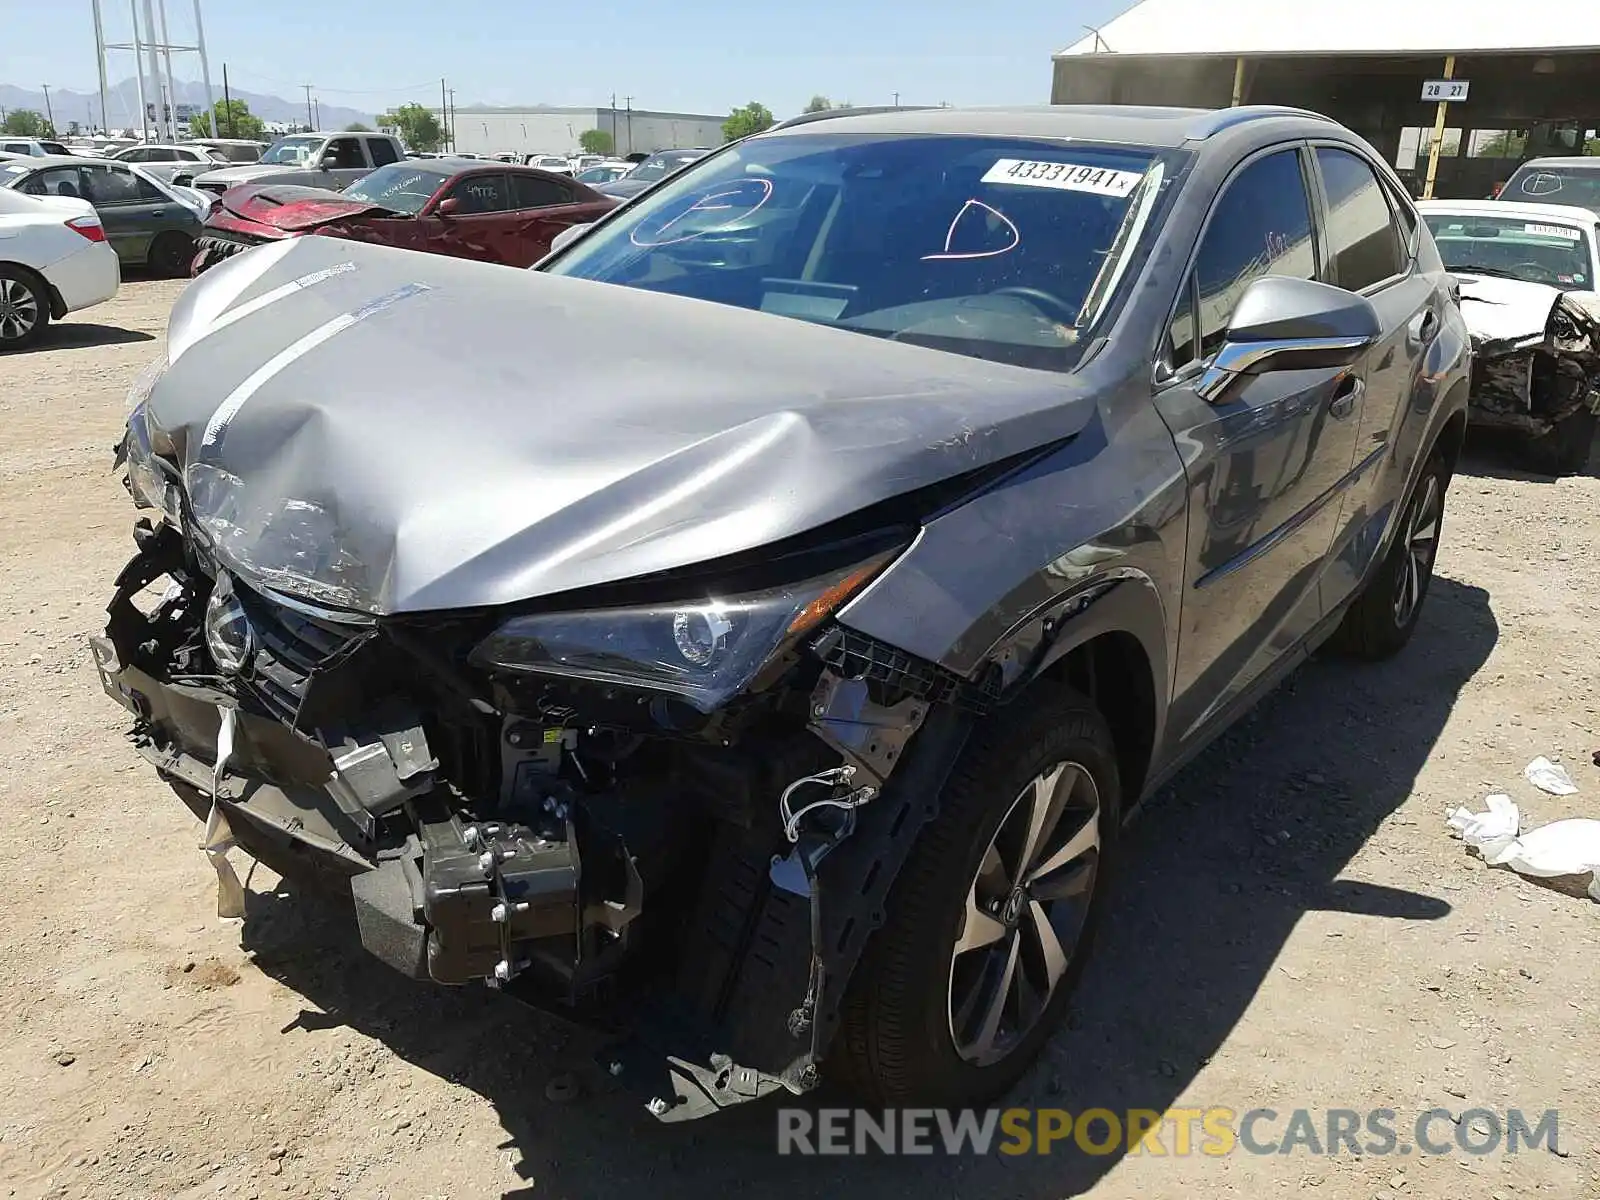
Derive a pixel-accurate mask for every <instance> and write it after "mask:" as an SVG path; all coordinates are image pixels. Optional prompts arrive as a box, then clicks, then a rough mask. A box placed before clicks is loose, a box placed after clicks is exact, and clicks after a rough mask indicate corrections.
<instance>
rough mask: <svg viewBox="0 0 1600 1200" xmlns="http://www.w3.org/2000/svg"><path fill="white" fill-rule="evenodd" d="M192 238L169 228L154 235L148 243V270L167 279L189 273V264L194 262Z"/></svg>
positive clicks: (179, 277)
mask: <svg viewBox="0 0 1600 1200" xmlns="http://www.w3.org/2000/svg"><path fill="white" fill-rule="evenodd" d="M194 251H195V246H194V239H193V238H192V237H190V236H189V235H188V234H187V233H179V232H178V231H177V230H176V229H169V230H167V231H166V232H165V233H160V234H157V235H156V240H155V241H153V242H151V243H150V254H149V259H148V261H149V264H150V270H151V271H153V272H154V273H155V274H157V275H161V276H163V277H164V278H167V279H182V278H185V277H187V276H188V274H189V264H190V263H192V262H194Z"/></svg>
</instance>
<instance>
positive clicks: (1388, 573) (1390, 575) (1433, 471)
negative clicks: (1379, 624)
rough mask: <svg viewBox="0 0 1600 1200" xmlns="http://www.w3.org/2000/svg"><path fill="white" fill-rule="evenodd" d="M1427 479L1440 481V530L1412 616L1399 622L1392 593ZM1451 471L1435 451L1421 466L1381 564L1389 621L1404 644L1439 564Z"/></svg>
mask: <svg viewBox="0 0 1600 1200" xmlns="http://www.w3.org/2000/svg"><path fill="white" fill-rule="evenodd" d="M1429 479H1437V480H1438V481H1439V531H1438V533H1436V534H1435V535H1434V543H1433V557H1432V558H1430V559H1429V560H1428V573H1427V575H1425V576H1424V577H1423V579H1422V583H1421V586H1420V587H1419V588H1418V590H1417V603H1416V606H1415V607H1414V608H1412V610H1411V615H1410V616H1409V617H1407V618H1406V620H1405V623H1404V624H1401V623H1399V622H1397V621H1395V619H1394V598H1395V596H1394V594H1395V589H1396V588H1398V587H1399V586H1400V577H1401V571H1402V568H1403V565H1404V563H1405V556H1406V554H1407V553H1408V552H1409V543H1410V536H1411V533H1410V530H1411V509H1412V506H1413V505H1414V504H1416V502H1417V499H1418V498H1419V497H1420V496H1421V495H1422V489H1423V488H1424V487H1426V486H1427V483H1428V480H1429ZM1449 491H1450V472H1449V470H1448V468H1447V467H1446V465H1445V461H1444V459H1443V458H1441V457H1440V456H1439V455H1437V454H1435V455H1433V456H1432V457H1431V458H1429V459H1428V462H1427V465H1426V466H1424V467H1423V469H1422V474H1421V475H1419V476H1417V481H1416V483H1415V484H1414V485H1412V488H1411V491H1410V493H1409V494H1408V495H1407V496H1406V506H1405V509H1404V511H1402V512H1401V514H1400V528H1399V529H1398V530H1396V534H1395V540H1394V545H1393V546H1391V547H1390V548H1389V561H1388V562H1387V563H1385V564H1384V580H1383V584H1384V586H1383V597H1384V602H1385V603H1386V604H1387V605H1388V606H1389V624H1390V625H1391V626H1393V629H1394V637H1395V638H1396V640H1397V642H1398V643H1399V644H1404V643H1405V642H1407V641H1409V640H1410V638H1411V633H1412V631H1413V630H1414V629H1416V627H1417V622H1418V621H1420V620H1421V619H1422V610H1423V609H1424V608H1426V607H1427V604H1428V591H1429V589H1430V588H1431V587H1432V586H1433V573H1434V570H1435V569H1436V568H1437V567H1438V565H1439V546H1440V544H1441V542H1442V541H1443V540H1444V513H1445V501H1446V500H1447V499H1448V498H1449Z"/></svg>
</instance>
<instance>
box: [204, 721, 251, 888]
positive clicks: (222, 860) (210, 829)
mask: <svg viewBox="0 0 1600 1200" xmlns="http://www.w3.org/2000/svg"><path fill="white" fill-rule="evenodd" d="M217 714H218V716H219V717H220V720H219V722H218V724H217V765H216V766H215V767H213V768H212V770H211V813H210V815H209V816H208V817H207V818H206V838H205V841H204V842H202V843H201V849H203V850H204V851H205V852H206V858H207V860H208V861H209V862H210V863H211V866H212V868H213V869H214V870H215V871H216V873H217V916H219V917H242V916H244V885H243V884H242V883H240V882H239V875H238V873H237V872H236V871H235V870H234V869H233V864H232V863H231V862H229V861H228V851H229V850H231V849H233V844H234V843H233V830H232V828H230V827H229V825H228V818H227V816H226V814H224V813H223V811H222V809H221V808H220V807H218V805H217V790H218V789H219V788H220V787H221V786H222V776H223V774H224V772H226V770H227V768H228V760H229V759H230V758H232V757H233V728H234V719H235V717H234V710H233V709H231V708H224V707H222V706H220V705H219V706H218V708H217Z"/></svg>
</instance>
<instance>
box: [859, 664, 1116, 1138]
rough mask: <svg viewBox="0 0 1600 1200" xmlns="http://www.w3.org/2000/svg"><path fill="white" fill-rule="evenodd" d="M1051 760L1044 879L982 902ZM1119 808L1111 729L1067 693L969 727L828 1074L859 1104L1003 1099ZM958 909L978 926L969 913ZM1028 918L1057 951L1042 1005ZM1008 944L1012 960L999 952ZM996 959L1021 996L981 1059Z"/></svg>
mask: <svg viewBox="0 0 1600 1200" xmlns="http://www.w3.org/2000/svg"><path fill="white" fill-rule="evenodd" d="M1063 764H1066V766H1065V768H1064V769H1063V770H1062V772H1061V773H1060V774H1059V775H1058V776H1057V777H1056V778H1057V782H1058V784H1059V785H1060V786H1059V787H1058V788H1057V789H1056V791H1055V802H1056V804H1057V805H1059V806H1061V807H1062V808H1064V811H1061V815H1060V820H1059V823H1058V824H1057V825H1056V827H1055V829H1054V832H1053V834H1050V833H1047V834H1045V835H1044V836H1043V837H1042V838H1040V839H1039V849H1038V851H1037V852H1036V853H1035V854H1034V855H1033V856H1032V861H1033V862H1034V863H1036V864H1037V863H1040V862H1042V861H1043V862H1046V865H1047V866H1050V869H1049V870H1048V871H1047V872H1040V873H1039V874H1037V875H1036V876H1035V878H1034V880H1033V881H1032V882H1031V883H1028V884H1026V885H1025V886H1018V887H1016V888H1015V889H1013V890H1011V891H1010V892H1009V894H1007V898H1006V899H1005V901H1004V902H1003V903H1002V902H1001V901H1000V899H999V896H1000V895H1001V894H1006V893H1005V888H1007V887H1010V884H1009V883H1005V884H1003V886H1002V887H1000V888H999V889H998V891H997V890H996V889H995V888H994V887H993V886H992V885H993V884H994V883H995V882H996V880H998V879H999V876H997V875H996V874H995V873H994V870H993V868H994V867H995V866H996V864H997V863H998V866H999V868H1000V869H1001V873H1002V874H1003V875H1005V876H1008V877H1014V876H1015V875H1016V874H1017V872H1016V871H1015V870H1014V869H1013V868H1011V867H1009V866H1008V865H1007V864H1008V862H1014V861H1015V860H1016V859H1017V858H1018V857H1020V856H1019V855H1018V853H1017V851H1018V850H1019V849H1020V847H1019V844H1018V843H1019V835H1020V833H1021V832H1022V831H1025V827H1026V822H1025V820H1020V818H1022V817H1024V816H1026V815H1027V814H1028V813H1029V812H1030V809H1029V808H1028V805H1029V801H1030V795H1031V794H1032V793H1031V792H1030V788H1031V785H1033V784H1034V783H1035V782H1037V781H1038V780H1040V779H1041V778H1048V776H1049V774H1050V773H1051V772H1053V771H1054V770H1055V768H1057V767H1058V766H1061V765H1063ZM1091 798H1092V799H1093V800H1094V801H1095V804H1094V807H1093V809H1092V810H1091V809H1090V808H1089V806H1088V801H1089V800H1090V799H1091ZM1121 799H1122V797H1121V789H1120V784H1119V781H1118V776H1117V761H1116V753H1115V747H1114V745H1113V743H1112V740H1111V732H1110V730H1109V729H1108V728H1107V726H1106V723H1105V720H1104V718H1102V717H1101V715H1100V714H1099V712H1097V711H1096V710H1095V708H1094V705H1093V704H1092V703H1091V702H1090V701H1089V700H1087V699H1086V698H1085V697H1083V696H1081V695H1079V694H1078V693H1076V692H1073V691H1069V690H1067V689H1066V688H1063V687H1060V686H1058V685H1053V684H1052V685H1046V684H1041V685H1039V688H1038V689H1037V690H1036V691H1035V693H1033V694H1032V695H1031V696H1029V697H1025V698H1024V699H1023V700H1021V701H1019V702H1018V703H1015V704H1012V705H1010V706H1008V707H1007V708H1006V709H1004V710H1003V711H1001V712H1000V713H998V714H996V715H994V716H993V717H991V718H989V719H988V721H987V722H986V723H985V725H984V726H982V727H980V728H979V729H978V730H977V731H975V733H974V736H973V739H972V741H971V742H970V743H969V744H968V746H967V748H966V749H965V751H964V752H963V754H962V757H961V759H960V761H959V762H958V763H957V765H956V769H955V771H954V772H953V773H952V775H951V778H950V780H949V782H948V783H947V785H946V787H945V790H944V793H943V795H942V796H941V798H940V810H939V815H938V817H937V818H936V819H935V820H934V821H933V822H931V823H930V824H929V825H928V826H927V827H926V828H924V830H923V831H922V833H921V835H920V837H919V840H918V841H917V844H916V845H915V846H914V847H913V848H912V851H911V857H910V859H909V860H908V861H907V863H906V866H905V869H904V871H903V873H902V874H901V876H900V878H899V880H897V881H896V883H895V887H894V889H893V891H892V892H891V893H890V897H889V903H888V905H887V915H886V919H885V922H884V925H883V927H882V928H881V929H879V930H878V931H877V933H876V934H874V936H873V941H872V942H871V943H870V944H869V946H868V948H867V954H866V956H865V957H864V959H863V961H862V964H861V966H860V968H859V969H858V971H857V972H856V976H855V978H854V979H853V980H852V982H851V987H850V990H849V992H848V994H847V995H846V998H845V1006H844V1013H843V1020H842V1022H841V1027H840V1030H839V1034H838V1040H837V1041H836V1042H835V1048H834V1053H833V1056H832V1057H833V1061H832V1062H830V1063H829V1068H830V1071H829V1073H830V1075H832V1076H833V1077H834V1078H836V1079H837V1081H838V1082H839V1083H841V1084H842V1085H844V1086H845V1087H846V1088H847V1089H848V1090H850V1091H853V1092H855V1093H857V1094H858V1095H859V1096H860V1097H861V1098H862V1099H863V1100H864V1101H866V1102H869V1103H878V1104H881V1105H889V1106H892V1105H899V1104H904V1103H906V1102H910V1101H915V1102H916V1103H918V1104H929V1105H939V1106H945V1107H969V1106H977V1105H982V1104H985V1103H987V1102H988V1101H990V1100H992V1099H994V1098H995V1097H996V1096H999V1095H1001V1094H1002V1093H1004V1092H1005V1091H1007V1090H1008V1089H1009V1088H1011V1087H1012V1086H1013V1085H1014V1084H1015V1083H1016V1082H1017V1080H1018V1079H1020V1078H1021V1077H1022V1075H1023V1073H1024V1072H1025V1071H1026V1070H1027V1069H1028V1067H1029V1066H1030V1065H1031V1064H1032V1062H1033V1061H1034V1059H1035V1058H1036V1057H1037V1056H1038V1054H1039V1051H1040V1050H1041V1048H1042V1047H1043V1046H1044V1043H1045V1042H1046V1040H1048V1038H1049V1037H1050V1035H1051V1033H1052V1032H1054V1030H1055V1029H1056V1027H1057V1026H1058V1025H1059V1024H1060V1022H1061V1020H1062V1018H1063V1016H1064V1015H1065V1013H1066V1008H1067V1003H1068V1000H1069V998H1070V996H1071V993H1072V989H1073V987H1074V986H1075V984H1076V983H1077V980H1078V977H1079V975H1080V974H1081V973H1082V971H1083V967H1084V963H1085V962H1086V961H1087V957H1088V953H1089V950H1090V946H1091V944H1092V942H1093V936H1094V930H1095V926H1096V924H1097V921H1098V917H1099V910H1100V908H1101V904H1100V901H1099V897H1100V896H1101V895H1102V894H1103V892H1104V888H1105V881H1106V879H1107V878H1108V867H1109V866H1110V864H1111V863H1112V862H1113V861H1114V855H1113V853H1112V851H1113V848H1114V846H1115V839H1116V834H1117V830H1118V827H1119V824H1120V818H1121V811H1122V803H1121ZM1019 806H1020V807H1019ZM1069 817H1070V819H1069ZM1090 839H1092V841H1093V842H1094V847H1093V848H1091V849H1087V850H1086V851H1085V853H1084V854H1083V855H1082V856H1080V857H1074V858H1071V859H1070V862H1068V864H1067V865H1066V866H1060V867H1057V866H1052V865H1050V864H1049V863H1048V861H1047V860H1049V859H1051V858H1052V857H1057V858H1064V857H1065V856H1066V855H1067V854H1069V853H1070V851H1069V850H1068V849H1067V847H1068V846H1069V845H1070V846H1072V847H1078V848H1083V847H1085V846H1086V845H1087V843H1088V841H1089V840H1090ZM991 852H994V854H995V857H991ZM1022 874H1023V875H1024V876H1026V875H1027V872H1022ZM1074 888H1075V894H1074V895H1072V896H1071V897H1070V898H1069V899H1063V900H1059V901H1057V902H1056V903H1055V907H1054V908H1053V909H1051V910H1046V909H1045V908H1044V907H1042V905H1041V903H1040V901H1039V897H1040V896H1042V895H1043V894H1044V892H1045V890H1046V889H1049V890H1051V891H1066V890H1068V889H1074ZM1035 889H1037V892H1035ZM990 897H993V907H990V906H989V898H990ZM973 898H976V899H977V903H978V906H979V907H980V908H984V909H987V912H988V914H989V915H987V916H985V915H984V914H983V913H979V914H978V915H977V917H976V918H973V917H969V903H970V902H971V901H972V899H973ZM1041 914H1043V915H1044V916H1045V917H1046V919H1047V921H1048V924H1049V930H1050V934H1051V935H1052V936H1053V937H1055V938H1056V939H1057V942H1058V945H1059V947H1060V949H1061V950H1062V952H1063V953H1062V955H1061V956H1059V957H1057V958H1056V959H1055V960H1054V968H1055V976H1056V978H1055V983H1054V986H1053V989H1052V990H1048V991H1045V992H1044V993H1043V997H1044V999H1043V1003H1040V1000H1041V994H1040V989H1041V985H1043V984H1045V983H1047V982H1048V976H1047V975H1046V973H1045V972H1046V970H1047V967H1046V961H1047V960H1046V959H1045V958H1043V957H1042V950H1043V942H1042V940H1041V934H1040V932H1039V931H1040V929H1041V926H1040V924H1039V918H1040V915H1041ZM996 930H999V931H1001V932H1000V933H999V935H998V940H995V941H993V942H986V943H984V944H983V945H981V946H979V947H977V948H974V949H971V950H967V951H965V952H961V953H958V951H957V947H958V940H961V941H970V942H972V943H980V942H984V939H986V938H989V937H991V936H995V931H996ZM1074 930H1075V931H1076V937H1075V938H1071V939H1070V940H1069V938H1070V935H1071V934H1072V933H1073V932H1074ZM1011 946H1015V947H1016V951H1015V954H1014V956H1013V955H1010V954H1007V953H1006V951H1007V950H1008V948H1009V947H1011ZM1007 958H1011V959H1012V961H1013V962H1014V964H1015V965H1014V967H1013V978H1014V979H1015V978H1018V977H1020V978H1021V979H1022V980H1023V981H1024V982H1025V983H1026V984H1027V985H1028V989H1027V991H1025V992H1024V991H1020V990H1019V991H1017V992H1016V993H1014V999H1013V1001H1009V1002H1008V1005H1007V1007H1006V1008H1003V1009H1002V1010H1001V1020H1000V1028H999V1030H998V1031H997V1032H996V1033H995V1035H994V1036H992V1037H991V1038H990V1039H989V1042H988V1048H987V1050H985V1049H984V1047H983V1040H984V1039H983V1035H984V1033H985V1032H986V1031H985V1028H984V1021H983V1014H984V1013H985V1012H988V1011H992V1009H991V1007H990V1006H989V1005H988V1004H987V1003H986V1001H987V999H988V998H989V997H992V995H993V994H994V993H993V990H992V989H991V990H989V991H987V992H986V991H984V990H983V985H984V984H985V983H986V982H987V983H992V982H993V981H995V980H996V979H998V978H1000V977H1001V974H1003V963H1004V960H1006V959H1007ZM992 968H999V969H1000V971H999V973H993V972H992V971H991V969H992ZM974 997H976V999H974ZM1024 1013H1025V1014H1026V1016H1025V1017H1024V1016H1023V1014H1024ZM1008 1026H1009V1027H1008ZM990 1028H991V1029H992V1028H993V1026H991V1027H990Z"/></svg>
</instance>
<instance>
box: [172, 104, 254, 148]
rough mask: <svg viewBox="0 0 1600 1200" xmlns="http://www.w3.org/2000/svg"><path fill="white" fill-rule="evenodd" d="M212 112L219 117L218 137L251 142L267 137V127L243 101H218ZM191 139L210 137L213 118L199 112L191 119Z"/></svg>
mask: <svg viewBox="0 0 1600 1200" xmlns="http://www.w3.org/2000/svg"><path fill="white" fill-rule="evenodd" d="M212 111H213V112H215V113H216V115H217V136H218V137H225V138H246V139H248V140H250V141H260V140H261V139H263V138H264V137H266V135H267V127H266V125H265V124H263V123H262V120H261V118H260V117H258V116H256V115H255V113H253V112H251V111H250V106H249V105H248V104H246V103H245V102H244V101H243V100H218V101H217V102H216V104H215V105H214V106H213V108H212ZM189 136H190V137H206V138H208V137H210V136H211V117H210V115H209V114H207V113H204V112H197V113H195V114H194V116H192V117H190V118H189Z"/></svg>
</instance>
